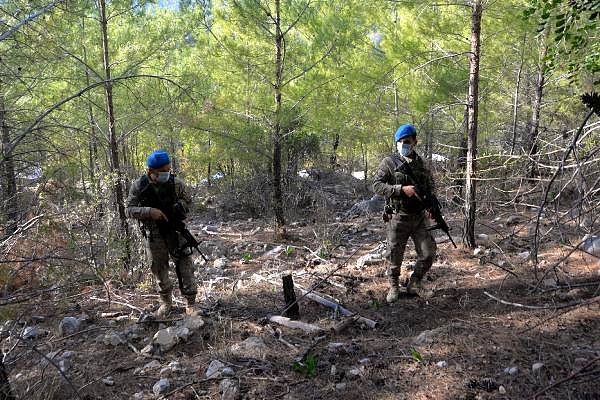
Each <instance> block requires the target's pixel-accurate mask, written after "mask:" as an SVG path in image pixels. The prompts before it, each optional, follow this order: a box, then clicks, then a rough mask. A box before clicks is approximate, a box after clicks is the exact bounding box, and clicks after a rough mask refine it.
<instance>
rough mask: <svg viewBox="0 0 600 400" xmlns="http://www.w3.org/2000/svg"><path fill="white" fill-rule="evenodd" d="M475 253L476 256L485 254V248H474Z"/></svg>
mask: <svg viewBox="0 0 600 400" xmlns="http://www.w3.org/2000/svg"><path fill="white" fill-rule="evenodd" d="M473 255H474V256H475V257H478V256H481V255H483V249H482V248H481V247H477V248H476V249H475V250H473Z"/></svg>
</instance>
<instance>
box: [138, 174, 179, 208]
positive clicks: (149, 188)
mask: <svg viewBox="0 0 600 400" xmlns="http://www.w3.org/2000/svg"><path fill="white" fill-rule="evenodd" d="M176 202H177V191H176V190H175V175H173V174H171V176H170V177H169V180H168V181H167V182H165V183H163V184H160V185H152V184H151V183H150V179H149V178H148V175H142V177H141V178H140V206H141V207H154V208H160V209H164V208H167V207H171V206H172V205H173V204H175V203H176Z"/></svg>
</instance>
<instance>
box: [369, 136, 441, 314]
mask: <svg viewBox="0 0 600 400" xmlns="http://www.w3.org/2000/svg"><path fill="white" fill-rule="evenodd" d="M394 139H395V143H396V150H397V153H394V154H392V155H390V156H387V157H385V158H384V159H383V160H382V161H381V163H380V164H379V168H378V169H377V172H376V174H375V177H374V179H373V189H374V190H375V192H376V193H378V194H380V195H382V196H384V197H385V199H386V209H385V213H384V220H385V221H386V222H387V241H388V256H389V261H390V266H389V268H388V270H387V275H388V279H389V282H390V289H389V291H388V293H387V297H386V300H387V302H388V303H393V302H395V301H396V300H398V295H399V293H400V288H399V283H400V277H401V276H402V284H403V285H406V291H407V293H410V294H418V295H421V296H426V295H427V294H426V292H425V291H424V290H423V286H422V280H423V277H424V276H425V274H426V273H427V271H428V270H429V268H431V265H432V264H433V259H434V258H435V252H436V245H435V241H434V240H433V238H432V237H431V234H430V233H429V231H428V230H427V222H426V218H425V217H426V215H425V214H426V212H425V207H424V205H423V202H422V201H421V199H420V198H419V195H418V194H417V192H416V188H415V185H419V186H422V187H423V188H425V190H426V191H428V192H430V193H433V191H434V184H433V177H432V176H431V172H430V171H429V170H428V169H427V167H426V166H425V163H424V162H423V159H422V158H421V157H420V156H419V155H418V154H417V153H416V152H415V145H416V144H417V130H416V129H415V127H414V126H412V125H408V124H407V125H402V126H401V127H400V128H398V130H397V131H396V134H395V135H394ZM405 163H406V164H407V165H404V164H405ZM407 168H408V169H409V170H408V171H409V172H408V173H407ZM415 181H416V182H415ZM409 237H411V238H412V240H413V242H414V244H415V249H416V251H417V263H416V265H415V267H414V271H413V273H412V275H410V278H407V276H408V271H406V270H405V271H401V266H402V259H403V257H404V250H405V248H406V242H407V241H408V238H409ZM401 272H402V274H401Z"/></svg>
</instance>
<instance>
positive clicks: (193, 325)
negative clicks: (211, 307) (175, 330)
mask: <svg viewBox="0 0 600 400" xmlns="http://www.w3.org/2000/svg"><path fill="white" fill-rule="evenodd" d="M180 326H182V327H185V328H188V329H189V330H190V331H192V332H193V331H196V330H198V329H200V328H201V327H203V326H204V320H203V319H202V317H200V316H198V315H192V316H189V317H187V318H185V319H184V320H183V321H182V322H181V323H180Z"/></svg>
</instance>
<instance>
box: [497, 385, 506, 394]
mask: <svg viewBox="0 0 600 400" xmlns="http://www.w3.org/2000/svg"><path fill="white" fill-rule="evenodd" d="M498 393H500V394H506V389H505V388H504V386H502V385H500V387H499V388H498Z"/></svg>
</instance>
